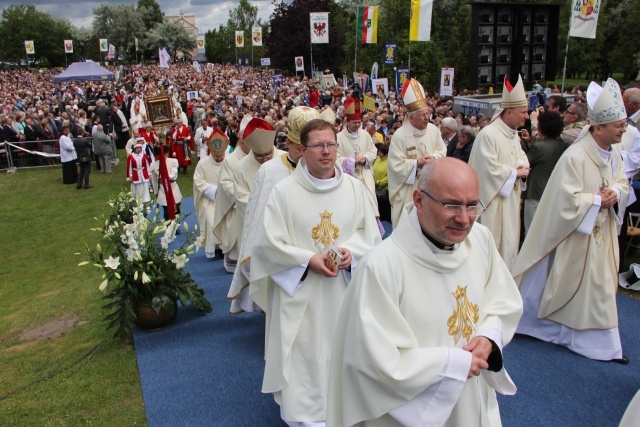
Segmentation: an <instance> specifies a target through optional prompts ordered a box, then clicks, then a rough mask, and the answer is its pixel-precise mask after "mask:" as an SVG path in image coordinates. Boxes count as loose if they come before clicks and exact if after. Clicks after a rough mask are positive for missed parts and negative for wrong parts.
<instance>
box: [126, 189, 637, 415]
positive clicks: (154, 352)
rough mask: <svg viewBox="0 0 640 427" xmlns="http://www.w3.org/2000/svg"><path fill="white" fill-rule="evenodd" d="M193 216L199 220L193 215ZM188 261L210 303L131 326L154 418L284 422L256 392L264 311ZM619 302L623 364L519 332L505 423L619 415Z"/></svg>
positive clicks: (214, 269)
mask: <svg viewBox="0 0 640 427" xmlns="http://www.w3.org/2000/svg"><path fill="white" fill-rule="evenodd" d="M183 209H184V211H185V212H192V211H193V199H192V198H186V199H183ZM187 222H188V223H189V224H190V226H193V225H194V224H195V218H194V217H193V215H192V216H191V217H189V218H188V220H187ZM187 267H188V269H189V272H190V273H191V275H192V277H193V278H194V280H195V281H196V283H198V285H200V286H201V287H202V288H204V289H205V292H206V296H207V298H208V299H209V300H210V301H211V303H212V305H213V308H214V312H213V313H212V314H208V315H200V314H199V313H198V311H197V310H195V309H194V308H193V307H191V306H189V307H180V309H179V311H178V316H177V318H176V320H175V322H174V324H172V325H171V326H169V327H167V328H165V329H163V330H160V331H155V332H147V331H142V330H139V329H136V330H135V331H134V335H135V346H136V353H137V357H138V369H139V371H140V380H141V383H142V392H143V395H144V402H145V408H146V412H147V420H148V423H149V426H150V427H161V426H162V427H164V426H171V427H175V426H225V427H249V426H256V427H262V426H265V427H270V426H274V427H279V426H284V425H285V424H284V423H282V422H281V421H280V417H279V412H278V407H277V405H276V403H275V402H274V401H273V398H272V397H271V396H270V395H263V394H262V393H261V392H260V388H261V384H262V372H263V369H264V359H263V350H264V316H263V315H261V314H251V313H244V314H241V315H238V316H231V315H229V302H228V301H227V299H226V295H227V291H228V290H229V285H230V283H231V275H230V274H228V273H226V272H225V271H224V267H223V265H222V260H221V259H215V260H210V259H207V258H205V256H204V252H203V251H202V250H201V251H199V252H198V253H196V254H195V255H193V256H192V257H191V259H190V260H189V263H188V264H187ZM618 310H619V318H620V332H621V335H622V345H623V348H624V353H625V355H627V357H629V359H630V361H631V363H630V364H629V365H627V366H621V365H617V364H614V363H603V362H596V361H592V360H589V359H586V358H584V357H581V356H578V355H576V354H574V353H571V352H570V351H568V350H566V349H564V348H562V347H558V346H555V345H552V344H548V343H544V342H541V341H538V340H535V339H533V338H529V337H525V336H516V338H515V339H514V340H513V342H512V343H511V344H510V345H509V346H508V347H507V348H506V349H505V360H506V366H507V369H508V370H509V373H510V374H511V376H512V378H513V380H514V382H515V383H516V385H517V386H518V394H516V395H515V396H510V397H503V396H500V395H498V399H499V402H500V411H501V413H502V423H503V425H504V426H506V427H512V426H513V427H521V426H527V427H528V426H581V427H582V426H617V425H618V423H619V422H620V419H621V418H622V414H623V413H624V410H625V409H626V407H627V405H628V403H629V402H630V401H631V399H632V398H633V396H634V394H635V393H636V391H638V389H640V342H639V340H638V332H637V328H638V325H640V301H638V300H634V299H632V298H629V297H626V296H618ZM639 425H640V422H639Z"/></svg>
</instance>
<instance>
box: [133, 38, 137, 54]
mask: <svg viewBox="0 0 640 427" xmlns="http://www.w3.org/2000/svg"><path fill="white" fill-rule="evenodd" d="M133 40H134V42H135V44H136V52H137V51H138V38H137V37H134V38H133Z"/></svg>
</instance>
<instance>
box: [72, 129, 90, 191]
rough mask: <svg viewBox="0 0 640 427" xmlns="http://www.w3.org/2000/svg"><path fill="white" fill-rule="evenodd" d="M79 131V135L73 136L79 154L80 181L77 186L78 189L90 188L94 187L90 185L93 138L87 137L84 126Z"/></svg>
mask: <svg viewBox="0 0 640 427" xmlns="http://www.w3.org/2000/svg"><path fill="white" fill-rule="evenodd" d="M77 133H78V136H77V137H76V138H73V146H74V147H75V149H76V154H77V156H78V182H77V183H76V188H77V189H78V190H80V189H81V188H84V189H85V190H88V189H90V188H92V186H91V185H89V175H91V140H90V139H89V138H87V137H86V135H85V131H84V129H83V128H79V129H78V130H77ZM83 181H84V184H83Z"/></svg>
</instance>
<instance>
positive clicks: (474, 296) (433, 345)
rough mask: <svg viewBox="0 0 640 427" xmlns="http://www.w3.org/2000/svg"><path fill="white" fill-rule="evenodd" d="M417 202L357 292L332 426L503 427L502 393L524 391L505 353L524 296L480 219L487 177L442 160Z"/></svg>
mask: <svg viewBox="0 0 640 427" xmlns="http://www.w3.org/2000/svg"><path fill="white" fill-rule="evenodd" d="M412 197H413V202H412V203H409V204H408V205H406V206H405V207H404V210H405V213H404V214H403V215H402V216H401V217H400V222H399V224H398V225H397V227H396V228H395V229H394V231H393V233H392V234H391V236H390V237H389V238H388V239H386V240H385V241H384V242H383V243H382V244H380V245H378V246H377V247H375V248H373V249H372V250H371V251H370V252H369V253H368V254H367V255H366V256H365V257H364V258H363V259H362V260H361V261H360V263H359V265H358V268H357V269H356V271H355V273H354V276H353V279H352V281H351V283H350V284H349V288H348V289H347V292H346V295H345V298H344V301H343V304H342V307H341V309H340V314H339V317H338V322H337V327H336V336H335V340H334V348H333V354H332V360H331V372H330V377H329V396H328V408H327V425H331V426H340V427H346V426H353V425H362V426H378V425H380V426H382V425H384V426H396V425H403V426H418V425H438V426H484V425H487V426H488V425H499V424H500V421H499V420H500V413H499V411H498V403H497V401H496V396H495V392H496V391H497V392H499V393H502V394H506V395H511V394H515V392H516V387H515V385H514V383H513V382H512V381H511V378H510V377H509V375H508V373H507V370H506V367H505V366H506V363H505V359H504V357H503V350H504V346H506V345H507V344H508V343H509V342H510V341H511V338H512V337H513V334H514V332H515V329H516V326H517V325H518V320H519V319H520V316H521V314H522V300H521V298H520V294H519V293H518V288H517V287H516V285H515V283H514V281H513V279H512V277H511V274H510V273H509V269H508V268H507V266H506V265H505V263H504V261H502V259H501V258H500V254H499V253H498V251H497V249H496V246H495V243H494V241H493V237H492V235H491V233H490V231H489V230H488V229H487V228H486V227H483V226H482V225H479V224H474V222H475V221H476V219H477V218H478V216H479V215H480V214H481V213H482V210H483V209H484V207H483V204H482V201H481V199H480V191H479V182H478V177H477V175H476V173H475V172H474V171H473V169H471V168H470V167H469V166H468V165H467V164H465V163H464V162H462V161H460V160H458V159H453V158H445V159H437V160H433V161H431V162H429V163H426V164H425V166H424V167H423V169H422V171H421V173H420V179H419V181H418V186H417V188H416V189H415V190H414V191H413V194H412ZM450 201H455V203H452V202H450ZM425 283H429V286H424V284H425Z"/></svg>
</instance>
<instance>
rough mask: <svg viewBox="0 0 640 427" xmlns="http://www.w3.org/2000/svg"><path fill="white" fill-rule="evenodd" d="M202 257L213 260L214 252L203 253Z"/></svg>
mask: <svg viewBox="0 0 640 427" xmlns="http://www.w3.org/2000/svg"><path fill="white" fill-rule="evenodd" d="M204 256H206V257H207V258H215V257H216V254H215V252H205V253H204Z"/></svg>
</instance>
